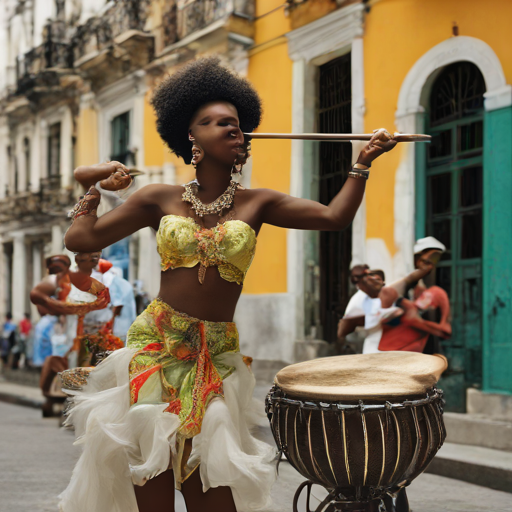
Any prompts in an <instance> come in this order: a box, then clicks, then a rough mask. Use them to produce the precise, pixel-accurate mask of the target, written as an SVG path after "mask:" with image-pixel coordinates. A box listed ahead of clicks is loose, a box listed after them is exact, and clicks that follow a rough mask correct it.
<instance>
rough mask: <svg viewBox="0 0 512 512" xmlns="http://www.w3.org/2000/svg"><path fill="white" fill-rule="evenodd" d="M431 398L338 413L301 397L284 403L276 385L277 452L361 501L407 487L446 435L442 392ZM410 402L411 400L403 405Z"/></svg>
mask: <svg viewBox="0 0 512 512" xmlns="http://www.w3.org/2000/svg"><path fill="white" fill-rule="evenodd" d="M430 395H431V399H430V400H428V401H427V403H424V404H422V405H403V406H402V407H387V408H386V407H381V408H379V409H367V408H365V407H366V406H368V405H369V404H368V402H364V403H363V402H359V403H358V404H357V407H352V408H350V407H346V406H350V405H354V404H350V403H346V404H340V405H341V406H342V407H341V408H337V406H336V404H326V403H323V402H322V403H320V402H312V401H306V400H304V398H302V399H300V398H299V397H289V396H286V398H289V399H291V400H282V398H284V397H285V395H284V393H283V392H282V391H281V390H280V389H279V388H278V387H277V386H275V387H274V388H273V390H271V392H270V393H269V395H268V397H267V409H268V411H269V419H270V424H271V429H272V432H273V434H274V439H275V440H276V443H277V445H278V448H279V449H280V450H282V451H283V452H284V454H285V455H286V457H287V459H288V460H289V462H290V463H291V464H292V465H293V466H294V467H295V469H297V471H299V472H300V473H301V474H302V475H303V476H304V477H306V478H307V479H309V480H311V481H312V482H314V483H317V484H319V485H322V486H324V487H326V488H327V489H329V490H331V491H334V490H336V492H337V493H339V494H341V495H343V496H344V497H345V498H346V499H348V500H355V501H358V500H362V499H363V500H364V499H373V498H377V497H380V496H382V495H383V494H384V493H385V492H389V491H394V490H396V489H398V488H400V487H402V486H404V485H408V483H410V482H411V481H412V480H413V479H414V478H415V477H417V476H418V475H419V474H420V473H422V472H423V471H424V470H425V469H426V467H427V466H428V464H429V463H430V461H431V460H432V458H433V457H434V456H435V454H436V453H437V451H438V450H439V448H440V447H441V445H442V444H443V442H444V439H445V437H446V431H445V427H444V423H443V418H442V405H443V400H442V392H441V393H439V392H437V391H436V392H434V390H433V391H432V393H430ZM408 402H411V397H409V398H408V400H407V401H404V402H403V403H404V404H407V403H408ZM396 403H397V401H396V400H393V404H396ZM413 403H414V402H413ZM372 404H373V405H375V404H378V402H376V401H373V402H372ZM315 405H316V407H315ZM380 405H382V406H383V405H384V403H382V402H381V404H380ZM344 406H345V408H344Z"/></svg>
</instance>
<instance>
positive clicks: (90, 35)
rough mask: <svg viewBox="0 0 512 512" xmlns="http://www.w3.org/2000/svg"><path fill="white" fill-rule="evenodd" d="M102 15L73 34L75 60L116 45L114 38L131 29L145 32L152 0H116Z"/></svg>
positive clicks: (89, 21)
mask: <svg viewBox="0 0 512 512" xmlns="http://www.w3.org/2000/svg"><path fill="white" fill-rule="evenodd" d="M113 3H114V5H113V6H112V7H111V8H110V9H109V10H108V11H107V12H106V13H105V14H104V15H102V16H101V17H99V16H97V17H93V18H90V19H89V20H88V21H87V22H86V23H85V24H84V25H80V26H79V27H78V28H77V29H76V32H75V34H74V36H73V48H74V60H75V61H77V60H80V59H81V58H82V57H84V56H85V55H87V54H89V53H93V52H98V51H101V50H104V49H106V48H109V47H112V46H113V45H114V40H115V39H116V38H117V37H118V36H120V35H122V34H124V33H126V32H128V31H130V30H136V31H138V32H144V26H145V24H146V20H147V17H148V9H149V5H150V3H151V1H150V0H114V2H113Z"/></svg>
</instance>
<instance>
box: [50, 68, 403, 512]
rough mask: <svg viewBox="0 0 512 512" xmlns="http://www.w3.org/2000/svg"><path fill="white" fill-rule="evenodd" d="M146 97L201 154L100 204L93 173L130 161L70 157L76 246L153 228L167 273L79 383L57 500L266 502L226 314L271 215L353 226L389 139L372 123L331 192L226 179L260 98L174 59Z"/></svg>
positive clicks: (259, 452) (116, 170) (244, 149)
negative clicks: (164, 181)
mask: <svg viewBox="0 0 512 512" xmlns="http://www.w3.org/2000/svg"><path fill="white" fill-rule="evenodd" d="M153 106H154V108H155V111H156V114H157V127H158V131H159V133H160V135H161V137H162V139H163V140H164V141H165V143H166V144H167V145H168V146H169V148H170V149H171V151H173V152H174V153H175V154H176V155H178V156H179V157H182V158H183V159H184V161H185V162H186V163H187V164H190V163H192V164H193V165H194V166H195V169H196V178H197V179H196V180H195V181H194V182H191V183H189V184H187V185H185V187H182V186H170V185H161V184H158V185H156V184H155V185H148V186H145V187H143V188H142V189H141V190H139V191H137V192H135V193H134V194H133V195H132V196H131V197H129V199H127V200H126V202H125V203H124V204H122V205H121V206H119V207H118V208H116V209H114V210H112V211H111V212H109V213H107V214H106V215H103V216H102V217H101V218H97V216H96V209H97V206H98V203H99V200H100V194H99V192H98V190H97V189H96V188H95V187H94V186H93V185H94V184H95V183H97V182H98V181H100V184H101V187H102V188H103V189H107V190H120V189H123V188H125V187H126V186H128V185H129V183H130V180H131V178H130V176H129V175H128V170H127V169H126V168H125V167H124V166H123V165H122V164H120V163H118V162H110V163H108V164H99V165H96V166H92V167H80V168H78V169H76V170H75V177H76V179H77V180H78V181H79V182H80V183H82V185H84V186H85V187H86V188H87V187H91V188H90V189H89V191H88V193H87V194H86V195H85V197H84V198H83V199H82V200H81V201H80V202H79V203H78V204H77V206H76V207H75V209H74V212H73V216H74V222H73V224H72V226H71V227H70V229H69V230H68V232H67V234H66V239H65V242H66V246H67V247H68V249H69V250H71V251H77V252H79V251H80V252H91V251H94V250H99V249H102V248H104V247H107V246H109V245H111V244H113V243H114V242H117V241H118V240H120V239H122V238H124V237H127V236H129V235H131V234H132V233H134V232H136V231H137V230H139V229H142V228H144V227H147V226H150V227H152V228H153V229H155V230H156V232H157V245H158V252H159V254H160V256H161V267H162V277H161V287H160V292H159V297H158V298H157V299H156V300H154V301H153V302H152V303H151V304H150V305H149V306H148V308H147V309H146V310H145V311H144V312H143V313H142V314H141V315H140V316H139V317H138V318H137V320H136V321H135V322H134V324H133V325H132V327H131V329H130V331H129V333H128V337H127V347H126V348H124V349H121V350H118V351H116V352H115V353H113V354H112V355H111V356H109V357H108V358H107V359H106V360H105V361H104V362H103V363H101V364H100V365H99V366H98V367H97V368H96V369H94V370H93V371H92V372H91V374H90V377H89V381H88V384H87V385H86V386H85V389H84V390H83V391H81V392H78V393H77V394H76V396H75V397H74V407H73V409H72V410H71V413H70V416H69V418H68V422H69V423H71V424H73V425H74V426H75V429H76V433H77V436H78V439H79V441H78V442H79V443H80V444H82V445H83V447H84V450H83V452H82V455H81V458H80V460H79V462H78V463H77V466H76V468H75V470H74V472H73V476H72V479H71V483H70V484H69V486H68V488H67V489H66V491H65V492H64V493H63V494H62V496H61V504H60V507H61V511H63V512H81V511H84V512H85V511H87V512H90V511H91V510H94V511H95V512H114V511H116V512H136V511H137V510H139V511H140V512H158V511H162V512H163V511H166V512H167V511H170V510H174V487H175V485H176V488H178V489H181V490H182V492H183V495H184V497H185V501H186V503H187V509H188V511H189V512H204V511H205V510H208V511H210V512H235V511H238V512H246V511H256V510H264V509H265V508H267V507H268V506H269V503H270V487H271V485H272V483H273V481H274V478H275V470H274V467H273V465H272V464H271V459H272V456H273V453H274V451H273V449H271V448H270V447H269V446H268V445H266V444H265V443H262V442H260V441H258V440H256V439H255V438H254V437H252V436H251V434H250V433H249V428H250V426H251V425H252V424H253V421H252V420H251V416H252V415H254V408H253V406H252V403H251V400H252V398H251V397H252V391H253V387H254V377H253V375H252V373H251V371H250V367H249V365H250V358H245V357H243V356H242V355H241V354H240V352H239V344H238V333H237V329H236V325H235V324H234V323H233V322H232V319H233V315H234V312H235V307H236V304H237V301H238V298H239V297H240V293H241V291H242V285H243V281H244V278H245V275H246V272H247V270H248V269H249V266H250V264H251V261H252V259H253V256H254V252H255V248H256V237H257V234H258V232H259V230H260V228H261V226H262V224H264V223H267V224H272V225H274V226H280V227H283V228H294V229H316V230H336V231H337V230H341V229H344V228H345V227H347V226H348V225H349V224H350V223H351V222H352V220H353V218H354V215H355V213H356V211H357V208H358V207H359V205H360V203H361V200H362V197H363V194H364V189H365V183H366V179H367V178H368V174H369V171H368V168H369V167H370V165H371V163H372V161H373V160H374V159H375V158H377V157H378V156H379V155H381V154H382V153H384V152H386V151H389V150H390V149H392V148H393V147H394V146H395V144H396V141H394V140H393V138H392V137H391V135H389V133H387V132H386V131H385V130H379V131H377V132H376V133H375V134H374V136H373V138H372V140H371V141H370V142H369V143H368V144H367V146H366V147H365V148H364V149H363V150H362V152H361V154H360V156H359V158H358V160H357V163H356V164H355V165H354V168H353V169H352V170H351V171H350V172H349V178H348V179H347V181H346V183H345V185H344V186H343V188H342V190H341V191H340V192H339V193H338V195H337V196H336V197H335V198H334V199H333V201H332V202H331V203H330V204H329V205H328V206H325V205H322V204H320V203H317V202H315V201H310V200H306V199H297V198H294V197H290V196H288V195H286V194H283V193H281V192H276V191H274V190H267V189H255V190H246V189H244V188H243V187H241V186H240V185H238V184H237V183H236V182H235V181H233V180H232V175H233V174H234V173H235V174H236V172H238V171H239V170H240V167H241V165H243V163H244V162H245V161H246V160H247V158H248V157H249V152H248V150H249V145H248V141H247V140H244V136H243V132H251V131H252V130H254V129H255V128H256V127H257V126H258V125H259V123H260V119H261V101H260V99H259V97H258V94H257V93H256V91H255V90H254V89H253V87H252V86H251V85H250V83H249V82H247V81H246V80H245V79H243V78H240V77H239V76H237V75H235V74H234V73H232V72H230V71H228V70H227V69H225V68H224V67H222V66H221V65H220V64H219V61H218V60H217V59H215V58H208V59H200V60H198V61H196V62H194V63H192V64H189V65H187V66H184V67H183V68H181V70H179V71H178V72H176V73H175V74H174V75H172V76H171V77H169V78H168V79H167V80H165V81H164V82H163V83H162V84H161V85H160V87H159V88H158V89H157V91H156V92H155V94H154V97H153ZM276 172H279V170H277V169H276ZM132 482H133V484H135V485H133V484H132Z"/></svg>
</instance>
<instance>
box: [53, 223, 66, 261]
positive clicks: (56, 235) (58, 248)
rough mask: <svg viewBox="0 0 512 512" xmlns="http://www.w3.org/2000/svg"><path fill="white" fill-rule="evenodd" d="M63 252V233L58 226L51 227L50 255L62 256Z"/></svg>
mask: <svg viewBox="0 0 512 512" xmlns="http://www.w3.org/2000/svg"><path fill="white" fill-rule="evenodd" d="M63 252H64V231H63V230H62V226H61V225H60V224H54V225H53V226H52V254H51V256H53V255H54V254H62V253H63Z"/></svg>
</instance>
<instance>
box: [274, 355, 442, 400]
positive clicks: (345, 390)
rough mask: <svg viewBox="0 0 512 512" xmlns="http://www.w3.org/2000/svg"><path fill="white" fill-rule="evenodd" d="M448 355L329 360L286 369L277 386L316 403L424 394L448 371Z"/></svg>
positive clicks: (335, 358) (352, 356) (349, 357)
mask: <svg viewBox="0 0 512 512" xmlns="http://www.w3.org/2000/svg"><path fill="white" fill-rule="evenodd" d="M447 366H448V364H447V360H446V358H445V357H444V356H440V355H435V356H430V355H426V354H418V353H417V352H380V353H377V354H355V355H348V356H336V357H325V358H321V359H313V360H312V361H305V362H303V363H298V364H292V365H290V366H287V367H286V368H283V369H282V370H281V371H280V372H279V373H278V374H277V375H276V377H275V379H274V381H275V383H276V384H277V385H278V386H279V387H280V388H281V389H282V390H283V391H284V392H285V393H287V394H288V395H290V396H294V397H300V398H303V399H312V400H328V401H343V400H350V401H352V400H361V399H375V400H384V401H385V400H389V399H390V398H393V397H406V396H418V395H424V394H425V393H426V392H427V391H428V390H429V389H430V388H432V386H434V384H435V383H436V382H437V381H438V380H439V377H440V376H441V374H442V373H443V371H444V370H445V369H446V368H447Z"/></svg>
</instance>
